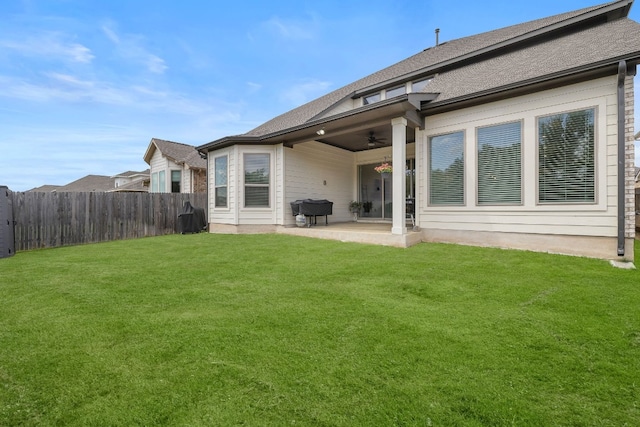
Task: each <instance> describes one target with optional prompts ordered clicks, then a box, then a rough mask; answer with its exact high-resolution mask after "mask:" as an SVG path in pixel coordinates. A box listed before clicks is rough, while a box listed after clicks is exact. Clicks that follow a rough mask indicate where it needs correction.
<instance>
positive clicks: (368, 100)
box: [362, 92, 382, 105]
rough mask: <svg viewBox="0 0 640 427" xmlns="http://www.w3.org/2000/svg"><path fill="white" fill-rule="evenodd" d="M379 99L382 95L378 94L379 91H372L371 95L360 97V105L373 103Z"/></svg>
mask: <svg viewBox="0 0 640 427" xmlns="http://www.w3.org/2000/svg"><path fill="white" fill-rule="evenodd" d="M381 99H382V97H381V96H380V92H378V93H374V94H372V95H369V96H365V97H363V98H362V105H369V104H373V103H375V102H379V101H380V100H381Z"/></svg>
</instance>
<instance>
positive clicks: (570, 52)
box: [199, 0, 640, 149]
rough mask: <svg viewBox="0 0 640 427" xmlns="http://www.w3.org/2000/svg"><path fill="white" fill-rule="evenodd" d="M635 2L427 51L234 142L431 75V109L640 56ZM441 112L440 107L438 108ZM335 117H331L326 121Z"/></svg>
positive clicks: (427, 105)
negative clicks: (632, 10) (631, 10)
mask: <svg viewBox="0 0 640 427" xmlns="http://www.w3.org/2000/svg"><path fill="white" fill-rule="evenodd" d="M632 3H633V0H619V1H614V2H610V3H605V4H602V5H598V6H593V7H589V8H585V9H580V10H576V11H573V12H567V13H563V14H560V15H555V16H551V17H548V18H542V19H537V20H534V21H530V22H526V23H523V24H518V25H513V26H510V27H506V28H502V29H498V30H494V31H489V32H486V33H482V34H478V35H474V36H470V37H464V38H460V39H456V40H451V41H448V42H445V43H442V44H440V45H438V46H435V47H431V48H429V49H425V50H424V51H422V52H419V53H417V54H416V55H413V56H411V57H409V58H407V59H405V60H403V61H400V62H398V63H396V64H394V65H391V66H390V67H387V68H385V69H383V70H380V71H378V72H376V73H373V74H371V75H369V76H367V77H364V78H362V79H360V80H358V81H356V82H353V83H351V84H349V85H346V86H344V87H342V88H340V89H337V90H335V91H333V92H331V93H329V94H327V95H325V96H322V97H320V98H318V99H316V100H314V101H311V102H309V103H307V104H304V105H302V106H300V107H298V108H295V109H293V110H291V111H289V112H286V113H284V114H282V115H280V116H278V117H275V118H273V119H271V120H269V121H267V122H266V123H264V124H262V125H260V126H258V127H257V128H255V129H253V130H251V131H249V132H247V133H246V134H243V135H239V136H236V137H227V138H223V139H221V140H218V141H213V142H211V143H209V144H205V145H204V146H202V147H199V149H207V148H212V147H215V146H216V145H218V142H223V141H224V142H225V143H227V144H228V142H229V141H230V140H237V141H243V140H262V139H266V138H268V137H269V136H270V135H272V134H279V133H283V132H287V130H288V129H290V128H294V127H300V126H303V125H305V124H306V123H309V124H310V125H311V124H315V123H316V122H317V121H318V118H319V117H321V116H322V114H323V113H325V112H327V111H329V110H330V109H331V108H332V107H333V106H334V105H336V104H337V103H339V102H340V101H343V100H345V99H348V98H349V97H357V96H360V95H362V94H366V93H367V92H369V91H375V90H379V89H380V88H382V87H386V85H387V84H392V83H394V82H401V81H409V80H417V79H419V78H421V77H423V76H424V77H427V76H431V77H433V79H432V81H431V82H430V83H429V84H428V85H427V86H425V88H424V89H423V90H424V91H425V92H428V93H432V94H434V95H433V100H432V101H431V102H428V103H425V104H424V107H423V109H422V113H423V114H429V108H436V107H440V108H442V106H443V105H447V104H455V103H456V102H460V101H461V100H465V99H469V98H473V97H476V98H477V97H481V96H486V95H487V94H490V93H499V92H501V91H505V90H511V89H514V88H518V87H524V86H527V85H532V84H533V83H539V82H541V81H545V80H552V79H557V78H561V77H565V76H571V75H574V74H577V73H579V72H585V71H587V70H589V69H591V68H593V69H598V68H603V67H610V66H611V65H612V64H616V65H617V62H618V60H620V59H626V60H632V61H637V60H638V58H640V24H638V23H636V22H634V21H631V20H629V19H627V18H626V16H627V14H628V11H629V8H630V7H631V4H632ZM434 111H435V110H434ZM328 120H330V117H327V121H328Z"/></svg>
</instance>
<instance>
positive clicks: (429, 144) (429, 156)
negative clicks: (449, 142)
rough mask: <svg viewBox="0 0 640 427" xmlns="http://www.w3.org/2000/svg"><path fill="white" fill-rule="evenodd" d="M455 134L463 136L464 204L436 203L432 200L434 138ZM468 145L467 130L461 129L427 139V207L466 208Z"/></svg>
mask: <svg viewBox="0 0 640 427" xmlns="http://www.w3.org/2000/svg"><path fill="white" fill-rule="evenodd" d="M455 134H461V135H462V150H461V155H462V177H461V179H462V202H461V203H434V202H433V200H432V197H433V188H432V184H433V180H432V170H431V168H432V160H433V156H432V153H433V151H432V141H433V139H434V138H439V137H444V136H451V135H455ZM466 145H467V132H466V130H465V129H459V130H455V131H451V132H445V133H440V134H435V135H429V136H428V137H427V147H426V157H427V167H426V169H427V170H426V172H427V179H428V182H427V186H426V187H427V206H429V207H434V208H441V207H446V208H466V206H467V188H466V175H467V167H466V159H465V153H466V149H467V147H466Z"/></svg>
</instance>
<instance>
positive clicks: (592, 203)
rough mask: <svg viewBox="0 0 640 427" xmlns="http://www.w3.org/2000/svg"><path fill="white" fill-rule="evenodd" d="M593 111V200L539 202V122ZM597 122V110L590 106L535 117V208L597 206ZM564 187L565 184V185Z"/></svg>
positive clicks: (595, 106) (596, 107) (594, 106)
mask: <svg viewBox="0 0 640 427" xmlns="http://www.w3.org/2000/svg"><path fill="white" fill-rule="evenodd" d="M589 110H591V111H593V117H592V120H593V128H592V135H593V142H592V144H593V145H592V153H591V162H592V164H591V168H592V169H591V173H592V176H593V182H592V186H593V199H592V200H566V198H565V200H558V201H554V200H541V198H540V197H541V192H540V184H541V173H540V172H541V167H542V165H541V163H540V148H541V147H540V120H541V119H543V118H548V117H552V116H559V115H568V114H571V113H574V112H580V111H583V112H584V111H589ZM598 121H599V109H598V106H597V105H590V106H585V107H579V108H573V109H570V110H562V111H557V112H549V113H545V114H541V115H537V116H536V117H535V128H534V129H535V144H536V205H537V206H563V205H567V206H575V205H585V206H595V205H599V201H598V193H599V186H598V156H599V154H598V133H599V126H598ZM565 185H566V183H565Z"/></svg>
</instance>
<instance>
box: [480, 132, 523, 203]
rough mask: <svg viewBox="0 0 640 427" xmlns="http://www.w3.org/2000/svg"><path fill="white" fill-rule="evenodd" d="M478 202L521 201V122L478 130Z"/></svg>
mask: <svg viewBox="0 0 640 427" xmlns="http://www.w3.org/2000/svg"><path fill="white" fill-rule="evenodd" d="M476 140H477V156H478V205H518V204H521V203H522V160H521V159H522V153H521V150H522V148H521V146H522V123H521V122H512V123H503V124H499V125H494V126H486V127H481V128H478V130H477V139H476Z"/></svg>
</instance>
